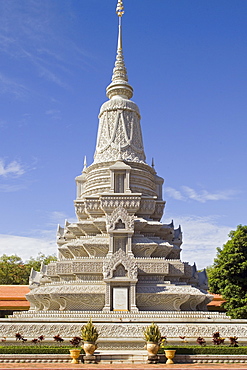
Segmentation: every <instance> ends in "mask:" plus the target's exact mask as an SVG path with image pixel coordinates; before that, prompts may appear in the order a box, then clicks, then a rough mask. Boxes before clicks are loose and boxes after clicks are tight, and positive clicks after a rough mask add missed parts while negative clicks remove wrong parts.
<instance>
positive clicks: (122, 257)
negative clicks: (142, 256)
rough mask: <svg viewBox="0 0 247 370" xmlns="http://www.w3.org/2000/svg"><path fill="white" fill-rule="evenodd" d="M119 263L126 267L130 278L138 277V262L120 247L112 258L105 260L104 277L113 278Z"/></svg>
mask: <svg viewBox="0 0 247 370" xmlns="http://www.w3.org/2000/svg"><path fill="white" fill-rule="evenodd" d="M118 265H122V266H123V267H124V268H125V270H126V271H127V272H128V277H129V279H137V264H136V262H135V260H134V258H131V257H129V256H127V255H126V254H125V253H124V251H123V250H122V249H119V250H118V251H117V252H116V253H114V254H113V256H112V257H111V258H110V259H107V260H105V261H104V264H103V276H104V279H112V278H113V274H114V271H115V270H116V268H117V267H118Z"/></svg>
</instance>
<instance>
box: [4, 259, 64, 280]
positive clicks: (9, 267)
mask: <svg viewBox="0 0 247 370" xmlns="http://www.w3.org/2000/svg"><path fill="white" fill-rule="evenodd" d="M56 260H57V258H56V257H55V256H45V255H44V254H42V253H39V254H38V256H37V257H36V258H34V257H30V258H29V260H28V261H26V262H23V261H22V259H21V258H20V257H18V256H17V255H15V254H14V255H11V256H7V255H6V254H3V255H2V256H1V257H0V285H18V284H20V285H27V284H28V281H29V275H30V272H31V269H32V268H34V269H35V270H36V271H39V269H40V266H41V263H42V262H43V263H44V264H48V263H49V262H51V261H56Z"/></svg>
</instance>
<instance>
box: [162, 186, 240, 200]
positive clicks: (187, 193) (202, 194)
mask: <svg viewBox="0 0 247 370" xmlns="http://www.w3.org/2000/svg"><path fill="white" fill-rule="evenodd" d="M165 193H166V194H167V195H168V196H170V197H171V198H173V199H176V200H183V201H186V200H188V199H192V200H195V201H197V202H200V203H205V202H206V201H208V200H213V201H217V200H229V199H232V198H233V197H234V196H235V195H236V194H237V193H238V192H237V191H235V190H230V189H229V190H219V191H215V192H213V193H210V192H208V191H207V190H201V191H199V192H198V191H196V190H194V189H192V188H190V187H189V186H185V185H184V186H181V191H180V190H176V189H174V188H171V187H167V188H165Z"/></svg>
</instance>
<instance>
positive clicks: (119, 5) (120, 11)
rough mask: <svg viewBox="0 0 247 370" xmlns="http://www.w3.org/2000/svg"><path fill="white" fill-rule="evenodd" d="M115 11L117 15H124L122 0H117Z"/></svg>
mask: <svg viewBox="0 0 247 370" xmlns="http://www.w3.org/2000/svg"><path fill="white" fill-rule="evenodd" d="M116 13H117V15H118V16H119V17H122V16H123V15H124V6H123V2H122V0H118V3H117V9H116Z"/></svg>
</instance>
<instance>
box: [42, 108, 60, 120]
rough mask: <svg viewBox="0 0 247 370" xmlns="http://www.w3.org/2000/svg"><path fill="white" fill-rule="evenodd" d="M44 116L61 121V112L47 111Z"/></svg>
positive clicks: (56, 110)
mask: <svg viewBox="0 0 247 370" xmlns="http://www.w3.org/2000/svg"><path fill="white" fill-rule="evenodd" d="M45 114H46V115H47V116H49V117H51V118H52V119H54V120H59V119H61V111H60V110H58V109H49V110H47V111H46V112H45Z"/></svg>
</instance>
